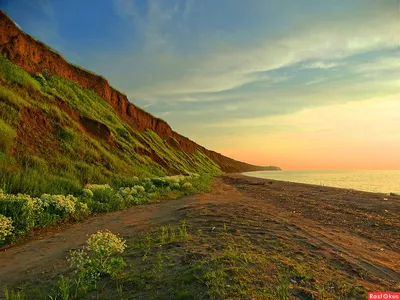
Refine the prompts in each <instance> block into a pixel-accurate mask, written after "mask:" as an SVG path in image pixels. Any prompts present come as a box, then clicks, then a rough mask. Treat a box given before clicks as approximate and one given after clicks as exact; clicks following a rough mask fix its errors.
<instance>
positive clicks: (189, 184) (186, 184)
mask: <svg viewBox="0 0 400 300" xmlns="http://www.w3.org/2000/svg"><path fill="white" fill-rule="evenodd" d="M182 187H183V188H185V189H191V188H192V187H193V185H192V184H191V183H190V182H185V183H184V184H183V185H182Z"/></svg>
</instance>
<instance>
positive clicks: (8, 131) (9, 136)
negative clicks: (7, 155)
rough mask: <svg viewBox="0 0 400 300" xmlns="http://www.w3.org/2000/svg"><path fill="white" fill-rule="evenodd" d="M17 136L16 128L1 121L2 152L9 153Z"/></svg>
mask: <svg viewBox="0 0 400 300" xmlns="http://www.w3.org/2000/svg"><path fill="white" fill-rule="evenodd" d="M16 136H17V134H16V132H15V130H14V128H12V127H11V126H10V125H8V124H7V123H6V122H5V121H3V120H1V119H0V151H3V152H7V151H8V149H9V148H10V147H11V145H12V144H13V141H14V139H15V137H16Z"/></svg>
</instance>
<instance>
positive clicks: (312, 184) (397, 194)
mask: <svg viewBox="0 0 400 300" xmlns="http://www.w3.org/2000/svg"><path fill="white" fill-rule="evenodd" d="M326 171H329V170H326ZM384 171H387V170H384ZM257 172H259V171H257ZM260 172H263V171H260ZM246 173H253V172H242V173H231V174H238V175H242V176H246V177H251V178H257V179H263V180H272V181H279V182H287V183H294V184H306V185H311V186H320V187H328V188H337V189H346V190H353V191H358V192H366V193H374V194H382V195H387V196H399V197H400V192H393V191H390V192H377V191H367V190H360V189H357V188H351V187H338V186H330V185H323V184H316V183H307V182H296V181H288V180H281V179H270V178H262V177H257V176H252V175H248V174H246Z"/></svg>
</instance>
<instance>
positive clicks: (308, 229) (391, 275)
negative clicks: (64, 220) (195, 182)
mask: <svg viewBox="0 0 400 300" xmlns="http://www.w3.org/2000/svg"><path fill="white" fill-rule="evenodd" d="M385 199H386V200H385ZM399 215H400V197H398V196H386V195H384V194H376V193H366V192H359V191H353V190H346V189H337V188H328V187H322V186H313V185H306V184H295V183H287V182H280V181H273V180H263V179H257V178H251V177H246V176H243V175H236V174H233V175H226V176H223V177H221V178H217V179H215V181H214V183H213V187H212V190H211V192H209V193H203V194H199V195H195V196H191V197H186V198H182V199H177V200H169V201H166V202H162V203H153V204H150V205H147V206H141V207H134V208H131V209H127V210H125V211H121V212H114V213H108V214H104V215H99V216H96V217H93V218H91V219H89V220H86V221H85V222H82V223H79V224H73V225H69V226H66V227H64V228H59V229H54V228H53V229H48V230H43V231H39V232H36V233H35V234H33V235H32V236H30V237H28V238H27V239H26V241H24V242H22V243H20V244H17V245H14V246H12V247H10V248H8V249H6V250H3V251H2V252H0V289H2V288H3V287H5V286H14V287H15V286H19V285H22V284H24V283H26V282H30V283H32V282H35V280H39V279H38V278H40V277H47V278H52V277H55V276H58V275H59V274H60V273H63V272H65V271H66V269H67V267H68V266H67V263H66V260H65V257H66V256H67V254H68V251H69V250H71V249H75V248H78V247H79V246H81V245H82V244H83V243H84V242H85V240H86V239H87V235H90V234H92V233H94V232H96V231H98V230H100V229H109V230H110V231H112V232H114V233H119V234H121V235H122V236H124V237H126V238H130V239H132V237H135V236H139V235H143V233H144V232H146V231H148V230H153V229H154V228H156V227H159V226H161V225H165V224H171V223H177V222H179V221H181V220H183V219H186V220H187V222H188V224H189V229H190V231H192V232H198V231H202V232H208V233H210V234H212V233H213V232H214V231H218V230H221V228H222V227H226V228H228V229H229V231H230V232H231V233H232V234H233V235H235V234H236V235H239V234H240V235H246V236H248V237H250V238H251V239H252V243H253V244H257V246H260V247H264V248H265V249H268V247H270V246H271V243H273V242H274V241H276V240H279V241H284V242H285V243H286V244H287V245H288V247H287V248H286V249H287V250H285V251H286V252H285V253H282V254H283V255H285V256H287V257H295V256H296V257H299V256H302V257H304V258H305V260H307V259H310V260H311V259H313V260H315V259H317V260H319V261H321V262H324V263H325V264H326V265H327V266H330V267H334V268H337V270H338V272H339V271H340V272H343V273H346V274H348V275H349V276H351V277H352V278H354V281H355V282H357V283H358V284H359V285H361V286H363V287H364V288H365V289H367V290H371V291H377V290H380V291H382V290H390V291H400V285H399V282H400V220H399V218H398V216H399ZM268 241H269V242H268ZM323 273H324V272H322V271H321V276H324V275H323Z"/></svg>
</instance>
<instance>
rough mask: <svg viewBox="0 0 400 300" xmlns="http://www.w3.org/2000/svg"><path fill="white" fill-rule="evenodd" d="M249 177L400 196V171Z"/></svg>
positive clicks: (261, 173) (272, 173)
mask: <svg viewBox="0 0 400 300" xmlns="http://www.w3.org/2000/svg"><path fill="white" fill-rule="evenodd" d="M243 174H244V175H247V176H252V177H258V178H264V179H265V178H266V179H274V180H281V181H289V182H300V183H309V184H316V185H321V186H331V187H339V188H346V189H354V190H359V191H366V192H376V193H396V194H400V170H346V171H342V170H333V171H328V170H326V171H325V170H324V171H321V170H318V171H297V170H296V171H258V172H246V173H243Z"/></svg>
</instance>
